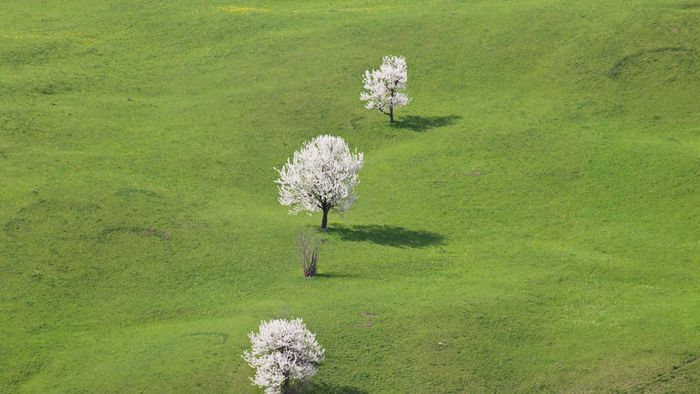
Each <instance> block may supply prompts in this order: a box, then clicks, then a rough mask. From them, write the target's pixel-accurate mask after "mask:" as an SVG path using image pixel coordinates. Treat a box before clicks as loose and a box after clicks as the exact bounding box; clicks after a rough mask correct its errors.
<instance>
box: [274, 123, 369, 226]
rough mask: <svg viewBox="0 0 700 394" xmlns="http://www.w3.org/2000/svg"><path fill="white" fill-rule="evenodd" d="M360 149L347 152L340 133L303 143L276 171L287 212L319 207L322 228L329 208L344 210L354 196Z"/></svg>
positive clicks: (312, 211)
mask: <svg viewBox="0 0 700 394" xmlns="http://www.w3.org/2000/svg"><path fill="white" fill-rule="evenodd" d="M363 160H364V158H363V155H362V153H358V152H357V151H355V153H352V152H350V148H349V147H348V144H347V143H346V142H345V141H344V140H343V139H342V138H341V137H334V136H330V135H321V136H318V137H316V138H314V139H312V140H310V141H307V142H306V143H304V146H303V147H302V148H301V150H299V151H296V152H294V157H293V158H292V159H291V160H289V159H288V160H287V163H286V164H285V165H284V167H282V169H281V170H277V171H278V173H279V179H278V180H277V181H276V183H277V184H278V190H279V202H280V204H282V205H284V206H288V207H291V209H290V211H289V212H290V213H292V214H297V213H299V212H308V213H309V214H311V213H314V212H317V211H319V210H321V211H322V212H323V221H322V224H321V228H323V229H325V228H326V224H327V215H328V211H329V210H330V209H335V210H337V211H339V212H344V211H347V210H348V209H350V207H351V206H352V204H353V202H354V201H355V199H356V196H355V193H354V188H355V185H357V183H358V180H357V175H358V172H359V171H360V169H361V168H362V164H363Z"/></svg>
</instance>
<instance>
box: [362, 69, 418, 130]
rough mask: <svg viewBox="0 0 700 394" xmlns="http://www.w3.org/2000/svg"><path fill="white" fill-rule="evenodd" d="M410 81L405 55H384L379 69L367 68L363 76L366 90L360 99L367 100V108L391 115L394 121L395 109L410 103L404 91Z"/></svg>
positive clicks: (390, 119) (391, 119) (390, 120)
mask: <svg viewBox="0 0 700 394" xmlns="http://www.w3.org/2000/svg"><path fill="white" fill-rule="evenodd" d="M407 81H408V67H407V66H406V58H404V57H403V56H384V61H383V62H382V65H381V67H379V70H372V71H369V70H365V75H364V78H363V82H364V88H365V91H364V92H362V93H361V94H360V100H362V101H366V102H367V103H366V104H365V108H367V109H377V110H378V111H379V112H381V113H383V114H385V115H389V122H391V123H393V122H394V110H395V109H396V108H399V107H403V106H405V105H408V103H409V102H410V101H411V99H410V98H409V97H408V95H407V94H406V93H405V92H404V90H405V89H406V82H407Z"/></svg>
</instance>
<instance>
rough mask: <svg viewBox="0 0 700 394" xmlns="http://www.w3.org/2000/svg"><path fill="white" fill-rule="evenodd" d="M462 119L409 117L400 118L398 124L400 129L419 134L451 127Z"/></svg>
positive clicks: (452, 116)
mask: <svg viewBox="0 0 700 394" xmlns="http://www.w3.org/2000/svg"><path fill="white" fill-rule="evenodd" d="M460 119H462V117H461V116H458V115H449V116H414V115H408V116H404V117H403V118H400V119H399V120H398V121H397V122H396V123H395V125H396V127H397V128H399V129H409V130H413V131H417V132H423V131H426V130H430V129H434V128H437V127H444V126H451V125H453V124H455V123H457V121H458V120H460Z"/></svg>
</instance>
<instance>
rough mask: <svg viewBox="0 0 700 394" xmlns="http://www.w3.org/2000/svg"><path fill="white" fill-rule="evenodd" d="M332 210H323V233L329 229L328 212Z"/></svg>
mask: <svg viewBox="0 0 700 394" xmlns="http://www.w3.org/2000/svg"><path fill="white" fill-rule="evenodd" d="M329 210H330V208H323V219H321V231H326V230H327V229H328V211H329Z"/></svg>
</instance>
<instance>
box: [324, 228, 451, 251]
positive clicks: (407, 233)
mask: <svg viewBox="0 0 700 394" xmlns="http://www.w3.org/2000/svg"><path fill="white" fill-rule="evenodd" d="M329 232H330V233H333V234H338V236H339V237H340V239H342V240H343V241H353V242H371V243H375V244H378V245H385V246H394V247H397V248H423V247H426V246H430V245H442V244H444V243H445V237H444V236H442V235H440V234H438V233H433V232H430V231H424V230H409V229H407V228H404V227H398V226H388V225H378V224H369V225H359V226H352V227H345V226H342V225H339V226H335V227H333V228H331V229H330V231H329Z"/></svg>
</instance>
